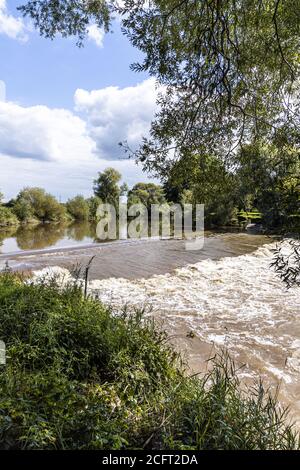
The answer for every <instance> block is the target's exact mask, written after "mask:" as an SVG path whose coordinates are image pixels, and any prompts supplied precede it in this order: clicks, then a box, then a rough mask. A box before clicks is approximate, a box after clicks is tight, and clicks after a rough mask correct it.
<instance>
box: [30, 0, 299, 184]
mask: <svg viewBox="0 0 300 470" xmlns="http://www.w3.org/2000/svg"><path fill="white" fill-rule="evenodd" d="M299 6H300V0H284V1H283V0H264V1H257V2H255V1H251V0H225V1H211V0H183V1H178V0H149V2H146V3H145V2H144V0H126V1H125V2H122V3H121V4H120V5H119V4H118V2H111V1H108V0H107V1H104V0H93V1H89V2H74V1H71V0H55V1H54V0H39V1H37V0H33V1H28V2H26V3H25V5H24V6H23V7H21V11H22V12H23V14H25V15H29V16H30V17H31V18H32V19H33V20H34V23H35V25H36V26H37V27H38V28H39V29H40V32H41V34H43V35H45V36H46V37H50V38H53V37H54V36H55V35H56V34H58V33H61V34H62V35H63V36H69V35H77V36H78V40H79V43H80V44H82V42H83V40H84V37H85V35H86V33H87V29H88V25H89V23H90V22H96V24H98V25H104V26H105V28H106V29H109V27H110V17H111V14H113V12H114V11H116V10H117V11H118V12H119V14H120V15H121V18H122V26H123V32H124V33H125V34H126V35H127V37H128V38H129V40H130V41H131V43H132V44H133V45H134V46H135V47H137V48H138V49H139V50H140V51H141V52H142V53H143V54H142V57H143V58H144V59H143V61H142V62H141V63H137V64H133V66H132V68H133V70H135V71H142V72H148V73H149V74H150V75H151V76H154V77H156V79H157V81H158V83H159V84H160V85H162V88H161V94H160V97H159V105H160V110H159V112H158V114H157V115H156V118H155V120H154V121H153V122H152V125H151V131H150V137H149V138H147V139H144V140H143V142H142V144H141V146H140V148H139V149H138V150H137V151H136V152H134V155H135V156H136V157H137V159H139V160H140V161H142V162H143V164H144V167H145V169H147V170H148V169H149V170H151V171H154V172H156V174H158V175H163V176H165V177H166V176H167V174H168V172H169V169H170V168H171V167H172V166H173V163H174V160H176V159H180V158H181V157H184V155H186V153H187V151H191V152H197V151H199V148H203V147H204V148H205V150H206V152H207V153H212V154H218V155H222V156H224V155H228V156H229V155H234V149H235V148H236V147H237V146H241V145H242V144H244V143H245V142H249V139H252V137H254V136H256V137H258V136H259V137H262V136H273V135H274V134H276V133H277V131H278V130H279V131H280V129H282V127H283V126H284V125H286V124H287V123H288V124H289V125H290V126H292V127H293V128H295V129H298V130H299V115H300V114H299V112H298V111H299V98H298V96H299V93H298V83H299V74H300V67H299V55H298V47H299V33H300V24H299V18H298V12H299ZM125 148H126V149H127V150H128V151H129V152H130V151H131V150H130V149H129V148H128V147H126V145H125Z"/></svg>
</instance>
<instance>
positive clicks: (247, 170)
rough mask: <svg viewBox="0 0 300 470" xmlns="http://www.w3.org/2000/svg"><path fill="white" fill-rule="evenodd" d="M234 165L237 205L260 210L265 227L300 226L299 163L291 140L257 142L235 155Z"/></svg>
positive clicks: (297, 153) (289, 227)
mask: <svg viewBox="0 0 300 470" xmlns="http://www.w3.org/2000/svg"><path fill="white" fill-rule="evenodd" d="M235 163H236V181H237V187H236V194H237V200H238V204H239V206H240V207H241V208H243V209H246V210H248V209H249V208H250V207H249V205H250V206H252V208H253V207H255V208H257V209H258V210H260V211H261V212H262V213H263V214H264V222H265V224H266V225H269V226H272V227H277V228H281V229H283V230H293V229H294V228H295V227H297V226H298V227H299V225H300V160H299V152H298V149H297V146H296V145H293V141H292V137H291V136H290V138H289V139H288V140H287V141H286V140H285V139H284V140H283V141H282V140H281V141H280V142H278V141H276V142H270V141H265V140H256V141H255V142H253V143H251V144H248V145H246V146H244V147H243V148H242V149H241V150H240V151H239V152H238V153H237V155H236V158H235ZM247 206H248V207H247Z"/></svg>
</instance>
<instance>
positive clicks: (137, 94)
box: [75, 79, 157, 160]
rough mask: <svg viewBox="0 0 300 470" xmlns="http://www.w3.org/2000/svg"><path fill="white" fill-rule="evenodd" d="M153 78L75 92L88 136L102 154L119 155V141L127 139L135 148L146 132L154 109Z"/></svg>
mask: <svg viewBox="0 0 300 470" xmlns="http://www.w3.org/2000/svg"><path fill="white" fill-rule="evenodd" d="M156 96H157V90H156V88H155V81H154V80H153V79H148V80H145V81H144V82H142V83H140V84H138V85H136V86H131V87H126V88H122V89H121V88H119V87H107V88H102V89H100V90H92V91H86V90H82V89H78V90H76V92H75V107H76V110H77V111H79V112H82V113H84V116H85V117H86V120H87V124H88V129H89V133H90V136H91V138H92V139H93V140H94V141H95V143H96V145H97V152H98V154H99V155H101V156H102V157H103V158H106V159H112V160H114V159H116V158H119V157H120V153H121V152H122V151H120V149H119V147H118V142H122V141H124V140H127V142H128V144H129V145H130V146H131V147H133V148H135V147H136V146H137V145H138V143H139V142H140V139H141V137H142V136H143V135H146V134H147V133H148V132H149V128H150V122H151V120H152V118H153V117H154V114H155V111H156Z"/></svg>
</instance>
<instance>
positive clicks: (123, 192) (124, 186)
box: [120, 183, 129, 196]
mask: <svg viewBox="0 0 300 470" xmlns="http://www.w3.org/2000/svg"><path fill="white" fill-rule="evenodd" d="M128 192H129V186H128V184H127V183H123V184H122V185H121V186H120V196H127V194H128Z"/></svg>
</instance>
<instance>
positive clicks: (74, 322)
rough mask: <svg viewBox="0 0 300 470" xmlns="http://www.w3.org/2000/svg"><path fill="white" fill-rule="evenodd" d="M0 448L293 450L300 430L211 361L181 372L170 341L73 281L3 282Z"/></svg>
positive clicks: (259, 390) (220, 362)
mask: <svg viewBox="0 0 300 470" xmlns="http://www.w3.org/2000/svg"><path fill="white" fill-rule="evenodd" d="M0 318H1V323H0V339H1V340H3V341H5V343H6V348H7V350H6V354H7V364H6V365H5V366H4V365H2V366H0V448H1V449H121V448H143V447H144V448H156V449H170V448H172V449H292V448H295V447H297V446H298V441H297V439H298V438H297V436H296V433H295V431H293V429H292V428H291V427H290V426H289V425H288V421H287V417H286V416H285V415H284V414H282V413H281V412H280V411H279V408H278V406H277V404H276V401H275V400H274V399H273V398H272V397H271V396H270V395H268V393H266V392H265V391H264V389H263V387H262V385H261V384H258V385H257V386H256V387H255V388H253V389H252V390H251V392H249V393H248V395H245V394H243V393H242V392H241V387H240V384H239V380H238V376H237V373H236V371H235V369H234V364H233V363H232V361H231V360H230V359H229V358H228V356H226V354H224V355H222V356H217V357H215V359H214V361H213V364H212V368H211V371H210V372H209V373H208V375H207V376H206V377H204V378H201V379H199V378H196V377H193V378H191V377H190V378H189V377H187V376H186V375H185V373H184V370H183V367H182V365H181V361H180V358H179V357H178V355H177V354H176V353H175V352H174V351H173V349H172V348H171V347H170V346H169V344H168V341H167V338H166V335H165V334H164V333H163V332H160V331H158V330H156V328H155V325H154V324H153V322H152V321H151V320H143V321H142V315H141V313H136V314H135V315H127V314H126V313H123V314H120V315H119V316H117V317H116V316H114V315H112V313H111V311H110V310H109V309H108V308H107V307H105V306H103V305H101V304H100V303H99V302H98V301H96V300H93V299H84V298H83V296H82V292H81V290H80V289H79V288H77V287H76V286H70V287H67V288H65V289H63V290H60V289H59V288H58V286H56V285H55V282H53V283H50V284H49V283H48V284H47V285H45V284H43V283H41V284H39V285H32V284H30V283H28V282H27V283H24V281H23V280H22V279H21V278H20V277H17V276H15V275H12V274H10V273H6V274H2V275H1V276H0Z"/></svg>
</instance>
